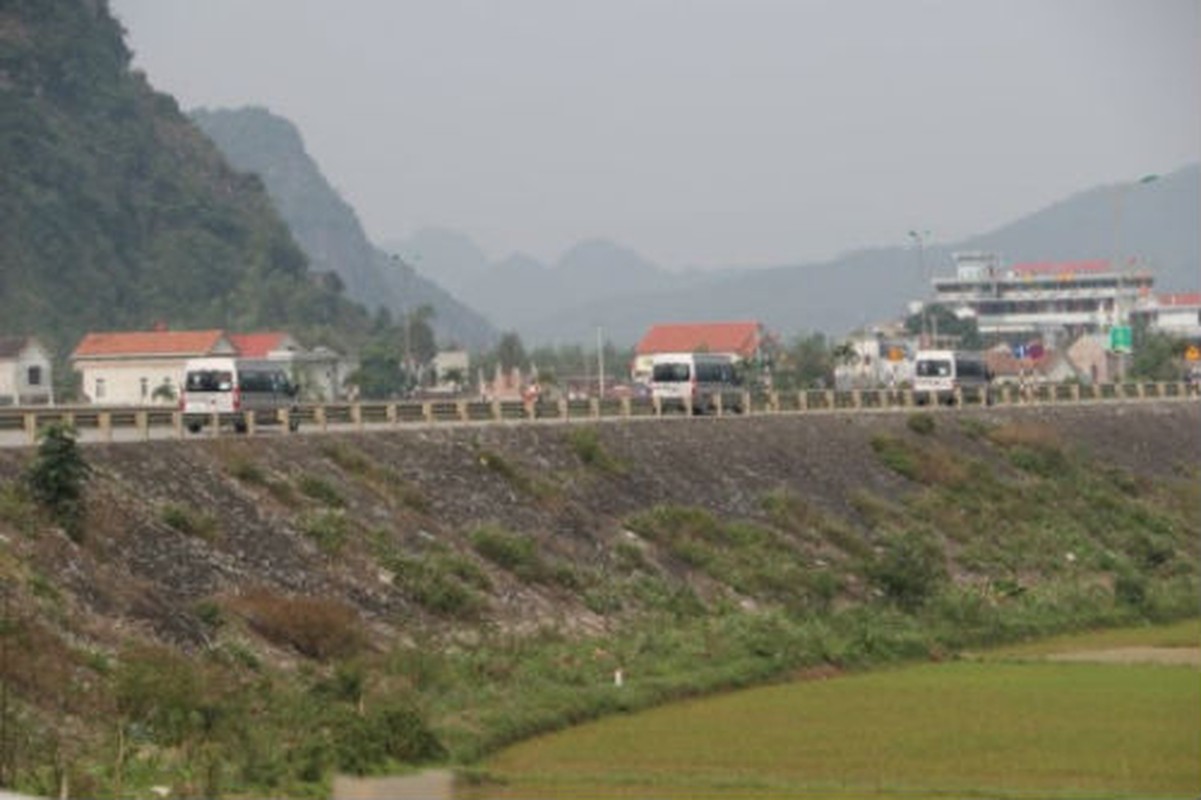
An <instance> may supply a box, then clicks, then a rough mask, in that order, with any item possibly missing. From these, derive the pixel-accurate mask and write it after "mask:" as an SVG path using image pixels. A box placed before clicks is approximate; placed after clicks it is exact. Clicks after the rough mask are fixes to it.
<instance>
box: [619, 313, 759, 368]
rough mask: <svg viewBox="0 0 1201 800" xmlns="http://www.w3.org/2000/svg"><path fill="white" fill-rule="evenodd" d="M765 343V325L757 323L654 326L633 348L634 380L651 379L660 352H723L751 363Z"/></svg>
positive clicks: (700, 323)
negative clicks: (654, 363) (651, 372)
mask: <svg viewBox="0 0 1201 800" xmlns="http://www.w3.org/2000/svg"><path fill="white" fill-rule="evenodd" d="M762 342H763V326H762V325H761V324H760V323H758V322H754V321H742V322H675V323H664V324H659V325H652V326H651V328H650V330H648V331H647V332H646V335H645V336H643V337H642V339H641V340H639V342H638V344H637V345H635V347H634V364H633V366H632V372H633V378H634V380H636V381H646V380H647V379H649V376H650V371H651V361H652V360H653V359H654V357H655V355H656V354H658V353H720V354H724V355H731V356H734V357H735V358H737V359H739V360H742V361H750V360H752V359H754V358H755V357H756V356H757V355H758V353H759V347H760V345H761V344H762Z"/></svg>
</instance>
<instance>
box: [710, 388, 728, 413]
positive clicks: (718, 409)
mask: <svg viewBox="0 0 1201 800" xmlns="http://www.w3.org/2000/svg"><path fill="white" fill-rule="evenodd" d="M714 397H715V398H717V402H716V403H715V404H714V405H713V413H714V414H716V415H717V416H719V417H720V416H723V415H724V414H725V411H726V398H725V396H724V395H722V393H721V392H718V393H717V394H716V395H714Z"/></svg>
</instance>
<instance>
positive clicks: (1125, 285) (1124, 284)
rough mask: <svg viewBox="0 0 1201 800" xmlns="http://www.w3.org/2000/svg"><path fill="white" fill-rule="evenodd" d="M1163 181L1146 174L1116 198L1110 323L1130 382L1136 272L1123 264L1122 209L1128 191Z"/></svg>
mask: <svg viewBox="0 0 1201 800" xmlns="http://www.w3.org/2000/svg"><path fill="white" fill-rule="evenodd" d="M1157 180H1159V176H1158V175H1154V174H1152V175H1144V176H1143V177H1141V178H1139V179H1138V180H1135V181H1126V182H1123V183H1119V184H1118V185H1117V186H1116V187H1115V189H1114V195H1113V264H1112V265H1111V268H1112V270H1113V272H1114V273H1116V275H1117V288H1116V289H1115V291H1114V296H1113V314H1112V319H1113V322H1112V323H1111V324H1110V342H1109V346H1110V349H1111V350H1112V351H1113V352H1114V355H1115V356H1116V357H1117V368H1118V379H1119V380H1120V381H1125V380H1126V361H1127V356H1128V354H1129V349H1128V347H1129V345H1128V342H1129V341H1130V340H1129V338H1128V337H1129V331H1128V328H1129V325H1130V312H1131V311H1132V310H1133V309H1132V306H1133V305H1134V301H1133V298H1131V302H1130V304H1129V305H1127V303H1126V294H1127V291H1129V292H1131V293H1135V292H1136V289H1135V287H1134V281H1133V272H1132V271H1131V272H1130V273H1129V274H1128V271H1127V269H1126V265H1125V264H1124V263H1123V256H1122V210H1123V205H1124V203H1125V198H1126V194H1127V192H1129V191H1131V190H1133V189H1136V188H1137V187H1139V186H1144V185H1146V184H1148V183H1154V182H1155V181H1157ZM1115 329H1119V330H1120V333H1115V332H1114V331H1115ZM1119 338H1121V339H1122V342H1121V346H1122V349H1121V350H1119V349H1118V341H1117V340H1118V339H1119Z"/></svg>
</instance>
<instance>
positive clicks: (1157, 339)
mask: <svg viewBox="0 0 1201 800" xmlns="http://www.w3.org/2000/svg"><path fill="white" fill-rule="evenodd" d="M1187 346H1188V345H1187V343H1186V342H1184V341H1182V340H1180V339H1175V338H1173V337H1171V336H1168V335H1166V334H1163V333H1148V334H1146V335H1144V336H1142V337H1140V341H1139V342H1138V346H1137V347H1136V348H1135V350H1134V357H1133V360H1132V362H1131V364H1130V375H1131V377H1132V378H1137V379H1141V380H1148V381H1177V380H1180V374H1181V372H1182V368H1181V358H1182V356H1183V355H1184V350H1185V348H1186V347H1187Z"/></svg>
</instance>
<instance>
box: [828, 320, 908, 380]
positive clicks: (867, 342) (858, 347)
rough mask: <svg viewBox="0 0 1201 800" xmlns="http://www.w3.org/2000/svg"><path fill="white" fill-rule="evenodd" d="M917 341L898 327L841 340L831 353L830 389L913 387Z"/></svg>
mask: <svg viewBox="0 0 1201 800" xmlns="http://www.w3.org/2000/svg"><path fill="white" fill-rule="evenodd" d="M916 351H917V341H916V339H914V338H913V337H911V336H909V335H907V334H906V332H905V331H904V330H903V329H902V328H900V327H899V326H891V327H879V328H874V329H872V330H869V331H864V332H862V333H858V334H852V335H851V336H849V337H848V338H847V339H845V340H844V347H840V348H838V349H837V350H836V351H835V353H836V355H839V360H838V362H837V363H835V365H834V388H836V389H838V390H840V391H849V390H851V389H889V388H902V387H905V386H910V385H912V383H913V356H914V354H915V353H916Z"/></svg>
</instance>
